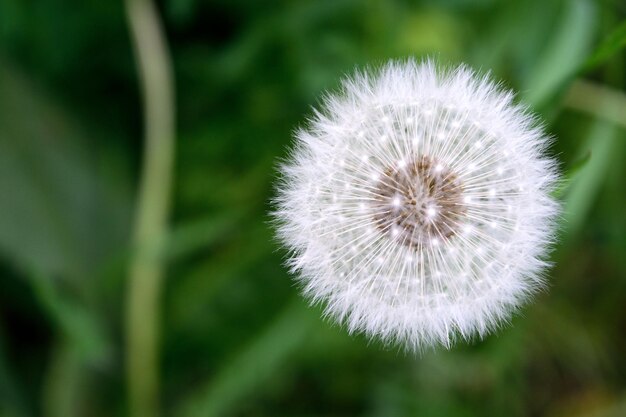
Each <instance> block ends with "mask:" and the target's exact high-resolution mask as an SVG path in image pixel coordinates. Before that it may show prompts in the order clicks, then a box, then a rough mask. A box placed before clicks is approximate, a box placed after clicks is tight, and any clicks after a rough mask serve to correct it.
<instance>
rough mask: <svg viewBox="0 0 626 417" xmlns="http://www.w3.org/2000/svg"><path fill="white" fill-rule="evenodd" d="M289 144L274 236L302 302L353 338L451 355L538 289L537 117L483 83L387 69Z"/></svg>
mask: <svg viewBox="0 0 626 417" xmlns="http://www.w3.org/2000/svg"><path fill="white" fill-rule="evenodd" d="M381 114H382V116H381ZM415 128H417V129H419V135H420V138H421V140H419V141H417V140H414V139H415V138H416V132H415ZM382 138H384V140H383V139H382ZM296 140H297V143H296V148H295V150H294V152H293V155H292V157H291V159H290V160H289V161H288V162H287V163H286V164H285V165H284V166H283V174H284V176H283V180H282V181H281V182H280V184H279V185H278V197H277V201H276V203H277V210H276V211H275V212H274V216H275V219H276V221H277V224H278V233H279V236H280V238H281V240H282V241H283V242H284V243H285V245H286V246H287V247H288V248H289V249H290V251H291V252H290V254H291V257H290V260H289V265H290V266H291V269H292V270H293V272H294V273H295V274H296V275H297V277H298V279H299V281H300V283H301V284H302V288H303V291H304V293H305V294H306V295H307V296H308V297H309V298H310V299H311V300H313V301H315V302H318V301H320V302H324V304H325V306H326V311H327V313H328V316H330V317H334V318H336V319H337V320H339V321H342V322H344V323H345V324H346V325H347V327H348V329H349V330H350V331H360V332H364V333H366V334H367V335H368V336H370V337H380V338H382V339H383V340H384V341H386V342H393V343H399V344H401V345H403V346H405V347H406V348H407V349H409V350H420V349H422V348H425V347H428V346H432V345H437V344H440V345H443V346H450V345H451V343H452V342H454V341H455V340H456V339H458V338H459V337H460V338H463V339H469V338H471V337H474V336H476V335H478V336H484V335H485V334H487V333H488V332H489V331H491V330H492V329H494V328H496V327H497V326H498V324H499V323H501V322H502V321H505V320H507V319H508V318H509V317H510V315H511V314H512V312H513V311H514V310H515V309H517V308H518V307H519V306H520V305H521V304H522V303H523V302H524V301H525V300H527V299H528V296H529V295H531V294H532V293H533V292H535V291H536V290H537V289H538V288H541V286H542V285H543V280H542V278H541V273H542V271H543V270H544V269H545V267H546V262H545V256H546V253H547V250H548V248H549V245H550V243H551V241H552V238H553V233H554V229H555V216H556V213H557V211H558V210H557V209H558V207H557V204H556V203H555V202H554V201H553V200H552V199H551V197H550V191H551V190H552V189H553V187H554V184H555V182H556V180H557V173H556V168H555V162H554V161H553V160H551V159H549V158H547V157H546V156H545V154H544V152H545V149H546V147H547V145H548V143H549V140H548V138H547V137H546V136H545V135H544V133H543V132H542V130H541V128H540V127H539V126H538V124H537V122H536V121H535V119H534V117H533V116H531V115H530V114H529V113H528V112H527V111H526V110H524V109H523V108H522V107H520V106H519V105H516V104H514V103H513V102H512V94H511V93H509V92H507V91H502V90H501V89H500V88H499V87H498V86H497V85H496V84H494V83H493V82H492V81H490V80H488V79H487V78H485V77H478V76H476V74H474V73H473V72H472V71H470V70H469V69H467V68H466V67H459V68H456V69H453V70H448V71H439V70H437V69H436V68H435V66H434V64H433V63H432V62H429V61H427V62H423V63H416V62H414V61H408V62H404V63H400V62H392V63H390V64H388V65H386V66H385V67H384V68H382V69H381V70H380V71H378V72H376V73H375V74H369V73H360V74H357V75H356V76H354V77H353V78H351V79H348V80H345V81H344V83H343V90H342V92H341V93H339V94H336V95H330V96H328V97H327V99H326V102H325V104H324V107H323V109H322V111H321V112H318V113H316V115H315V117H314V118H313V120H312V121H311V123H310V126H309V127H308V128H307V129H303V130H300V131H299V132H298V133H297V135H296ZM504 167H506V170H505V169H504ZM347 184H349V187H346V185H347ZM312 189H314V190H316V192H314V193H311V192H309V190H312ZM346 190H349V191H346ZM496 219H497V222H496Z"/></svg>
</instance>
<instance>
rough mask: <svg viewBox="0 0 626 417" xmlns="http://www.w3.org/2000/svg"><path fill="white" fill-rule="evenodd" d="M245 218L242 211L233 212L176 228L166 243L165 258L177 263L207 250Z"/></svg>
mask: <svg viewBox="0 0 626 417" xmlns="http://www.w3.org/2000/svg"><path fill="white" fill-rule="evenodd" d="M243 217H244V213H243V212H242V211H238V210H233V211H232V212H229V213H222V214H220V215H217V216H212V217H208V218H205V219H200V220H194V221H188V222H186V223H184V224H182V225H178V226H174V227H173V230H172V232H171V233H170V236H169V238H168V239H167V241H166V243H165V248H164V256H165V257H167V258H168V259H170V260H171V261H175V260H180V259H181V258H183V257H185V256H188V255H190V254H192V253H193V252H195V251H198V250H201V249H203V248H207V247H208V246H210V245H211V244H213V243H214V242H216V241H217V240H219V239H220V238H222V237H224V236H225V235H226V234H227V233H228V232H229V231H231V230H232V229H233V228H234V227H235V226H236V224H237V222H238V221H240V220H241V219H242V218H243Z"/></svg>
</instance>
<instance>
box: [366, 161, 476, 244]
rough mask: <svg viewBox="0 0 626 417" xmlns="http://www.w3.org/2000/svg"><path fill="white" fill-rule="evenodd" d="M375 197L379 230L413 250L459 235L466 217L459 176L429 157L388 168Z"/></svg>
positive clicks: (374, 208) (374, 205)
mask: <svg viewBox="0 0 626 417" xmlns="http://www.w3.org/2000/svg"><path fill="white" fill-rule="evenodd" d="M374 194H375V197H374V202H373V204H372V211H373V217H374V221H375V223H376V226H377V227H378V229H379V230H381V231H382V232H383V233H385V234H387V235H389V236H390V237H391V238H392V239H394V240H397V241H398V242H400V243H401V244H403V245H406V246H409V247H411V248H414V249H417V248H418V247H421V246H425V245H432V244H436V243H437V242H440V241H443V240H446V239H448V238H449V237H451V236H453V235H454V234H456V231H457V229H458V228H459V224H460V222H461V219H462V217H463V216H464V214H465V206H464V204H463V199H462V194H463V186H462V184H461V182H460V180H459V178H458V176H457V175H456V174H455V173H454V172H452V171H451V170H450V168H449V167H447V166H446V165H444V164H442V163H441V162H438V161H437V160H436V159H434V158H431V157H429V156H418V157H416V158H414V159H412V160H411V161H410V162H409V163H407V164H403V166H402V167H388V168H387V169H386V170H385V171H384V173H383V175H381V179H380V180H379V181H378V183H377V185H376V190H375V192H374Z"/></svg>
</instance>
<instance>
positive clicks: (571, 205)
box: [563, 121, 623, 236]
mask: <svg viewBox="0 0 626 417" xmlns="http://www.w3.org/2000/svg"><path fill="white" fill-rule="evenodd" d="M619 134H620V130H619V129H618V128H617V127H615V126H613V125H611V124H609V123H606V122H603V121H599V122H596V123H594V125H593V126H592V130H591V133H590V135H589V137H588V139H587V140H586V142H585V143H584V145H583V146H582V148H581V153H582V154H592V155H593V158H589V160H588V162H586V163H585V164H584V166H585V169H584V171H583V172H584V175H577V176H576V178H574V179H573V181H572V183H571V185H570V187H569V190H568V192H567V196H566V198H565V203H564V214H563V217H564V220H565V228H566V230H567V233H568V234H569V235H570V236H575V235H576V234H578V232H580V230H581V229H582V227H583V225H584V222H585V220H586V219H587V217H588V215H589V212H590V211H591V209H592V207H593V203H594V202H595V200H596V197H597V196H598V193H599V191H600V188H601V187H602V185H603V184H604V181H605V180H606V175H607V173H608V168H609V167H610V165H611V164H612V163H613V162H614V161H615V160H616V158H617V157H619V156H621V152H620V146H622V142H623V140H621V138H619ZM580 168H582V166H581V167H580Z"/></svg>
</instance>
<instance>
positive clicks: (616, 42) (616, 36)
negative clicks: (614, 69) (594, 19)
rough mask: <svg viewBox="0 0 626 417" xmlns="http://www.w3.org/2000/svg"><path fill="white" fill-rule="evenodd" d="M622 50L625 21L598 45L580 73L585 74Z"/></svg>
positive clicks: (625, 28)
mask: <svg viewBox="0 0 626 417" xmlns="http://www.w3.org/2000/svg"><path fill="white" fill-rule="evenodd" d="M624 48H626V21H624V22H622V23H621V24H620V25H619V26H617V27H616V28H615V29H614V30H613V32H611V33H610V34H609V35H608V36H607V37H606V38H605V39H604V40H603V41H602V42H601V43H600V46H598V48H596V51H595V52H594V53H593V55H591V56H590V57H589V58H587V60H586V61H585V63H584V65H583V66H582V68H581V72H587V71H590V70H592V69H594V68H596V67H598V66H599V65H601V64H602V63H604V62H606V61H607V60H608V59H609V58H611V57H612V56H613V55H615V54H617V53H618V52H619V51H620V50H622V49H624Z"/></svg>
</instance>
